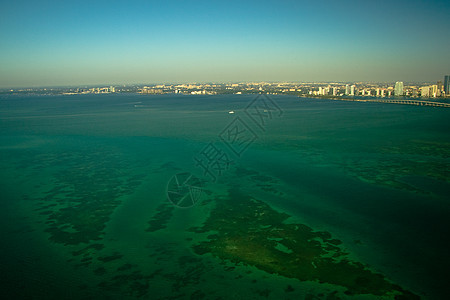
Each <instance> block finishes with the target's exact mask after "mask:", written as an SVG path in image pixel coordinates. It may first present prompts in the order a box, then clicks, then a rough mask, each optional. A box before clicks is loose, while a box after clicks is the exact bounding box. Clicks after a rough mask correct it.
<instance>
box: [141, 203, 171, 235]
mask: <svg viewBox="0 0 450 300" xmlns="http://www.w3.org/2000/svg"><path fill="white" fill-rule="evenodd" d="M174 208H175V207H174V206H173V205H172V204H170V203H167V202H164V203H161V204H160V205H159V206H158V207H157V208H156V213H155V214H154V215H153V216H152V218H151V219H150V221H148V228H147V229H146V231H147V232H155V231H158V230H161V229H164V228H166V227H167V224H168V223H169V221H170V219H171V218H172V216H173V211H174Z"/></svg>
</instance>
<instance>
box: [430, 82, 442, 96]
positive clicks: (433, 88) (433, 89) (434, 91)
mask: <svg viewBox="0 0 450 300" xmlns="http://www.w3.org/2000/svg"><path fill="white" fill-rule="evenodd" d="M431 95H432V96H433V98H436V97H438V96H440V95H438V86H437V84H433V85H432V86H431Z"/></svg>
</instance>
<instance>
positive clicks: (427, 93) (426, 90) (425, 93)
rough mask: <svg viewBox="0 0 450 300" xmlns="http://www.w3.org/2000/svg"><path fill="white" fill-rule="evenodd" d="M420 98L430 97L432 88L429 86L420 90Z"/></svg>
mask: <svg viewBox="0 0 450 300" xmlns="http://www.w3.org/2000/svg"><path fill="white" fill-rule="evenodd" d="M420 96H422V97H427V98H428V97H430V87H429V86H423V87H421V88H420Z"/></svg>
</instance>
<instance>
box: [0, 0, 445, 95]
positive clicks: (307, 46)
mask: <svg viewBox="0 0 450 300" xmlns="http://www.w3.org/2000/svg"><path fill="white" fill-rule="evenodd" d="M2 10H3V16H2V19H1V20H0V38H1V40H2V43H1V44H0V66H1V67H0V88H17V87H38V86H69V85H72V86H75V85H96V84H104V83H107V84H113V85H114V84H140V83H152V82H153V83H170V82H257V81H269V82H283V81H285V82H313V81H316V82H319V81H321V82H332V81H339V82H359V81H363V82H396V81H403V82H435V81H437V80H443V76H444V75H446V74H448V73H449V70H450V60H448V53H449V50H450V39H449V38H448V34H447V31H448V30H447V28H449V25H450V21H449V18H448V15H450V4H449V3H448V2H446V1H436V0H435V1H428V2H426V3H424V2H422V1H408V2H407V1H393V2H387V1H381V2H380V1H378V2H377V3H360V2H357V1H340V2H339V3H336V2H332V1H323V2H321V4H311V3H304V2H303V1H282V2H274V1H262V2H261V1H259V2H253V1H249V2H245V3H241V2H234V1H231V2H230V1H228V2H206V1H196V2H190V3H185V2H181V1H169V2H157V1H151V2H144V1H133V2H123V3H117V2H114V3H111V2H104V1H96V2H95V3H91V2H87V1H81V2H76V3H60V2H53V1H47V2H43V3H40V2H39V3H35V2H32V1H26V0H24V1H13V2H8V3H4V4H2Z"/></svg>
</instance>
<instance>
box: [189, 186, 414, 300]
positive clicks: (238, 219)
mask: <svg viewBox="0 0 450 300" xmlns="http://www.w3.org/2000/svg"><path fill="white" fill-rule="evenodd" d="M288 218H289V215H287V214H285V213H280V212H277V211H275V210H274V209H272V208H271V207H270V206H269V205H267V204H266V203H264V202H262V201H260V200H257V199H254V198H252V197H250V196H248V195H246V194H244V193H242V192H241V191H240V190H239V189H237V188H234V189H230V190H229V197H223V198H221V199H217V203H216V207H215V208H214V209H213V210H212V211H211V214H210V216H209V218H208V219H207V220H206V222H205V223H204V224H203V225H202V226H200V227H194V228H191V229H190V230H191V231H194V232H198V233H205V232H212V233H213V234H211V235H209V236H208V240H205V241H201V242H199V243H196V244H194V245H193V246H192V247H193V250H194V252H195V253H196V254H198V255H204V254H208V253H209V254H212V255H213V256H215V257H217V258H220V259H222V260H223V261H231V262H234V263H236V264H241V263H244V264H246V265H250V266H254V267H256V268H258V269H260V270H263V271H265V272H268V273H271V274H278V275H281V276H284V277H288V278H297V279H299V280H300V281H316V282H319V283H329V284H334V285H337V286H341V287H343V288H344V289H345V294H347V295H362V294H369V295H375V296H392V297H395V298H396V299H418V297H417V296H415V295H414V294H412V293H411V292H409V291H406V290H404V289H403V288H401V287H400V286H398V285H396V284H393V283H391V282H390V281H389V280H388V279H387V278H386V277H385V276H383V275H382V274H378V273H375V272H373V271H371V270H370V269H369V268H368V266H366V265H363V264H362V263H360V262H357V261H352V260H350V259H349V258H348V253H346V252H345V251H344V250H342V249H341V248H340V247H339V246H338V245H339V244H340V243H341V242H340V241H339V240H337V239H334V238H333V237H332V235H331V234H330V233H329V232H326V231H314V230H313V229H312V228H310V227H308V226H306V225H304V224H286V223H285V221H286V220H287V219H288Z"/></svg>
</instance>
